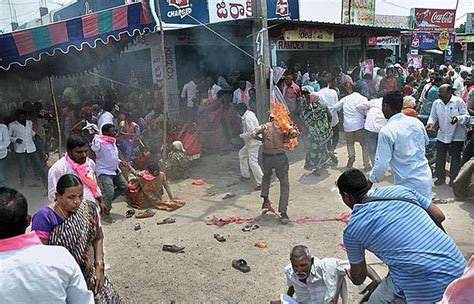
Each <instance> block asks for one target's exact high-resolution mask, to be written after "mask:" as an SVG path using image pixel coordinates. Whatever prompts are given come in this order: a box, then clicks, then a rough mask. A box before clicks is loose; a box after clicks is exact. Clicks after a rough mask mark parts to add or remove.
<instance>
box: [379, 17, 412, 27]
mask: <svg viewBox="0 0 474 304" xmlns="http://www.w3.org/2000/svg"><path fill="white" fill-rule="evenodd" d="M374 25H375V26H380V27H394V28H401V29H411V18H410V17H408V16H394V15H381V14H376V15H375V23H374Z"/></svg>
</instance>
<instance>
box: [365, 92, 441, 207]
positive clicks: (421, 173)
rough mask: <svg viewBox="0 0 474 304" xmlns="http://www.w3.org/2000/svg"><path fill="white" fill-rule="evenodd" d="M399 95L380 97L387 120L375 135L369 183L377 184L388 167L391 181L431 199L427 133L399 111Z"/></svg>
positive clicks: (416, 120)
mask: <svg viewBox="0 0 474 304" xmlns="http://www.w3.org/2000/svg"><path fill="white" fill-rule="evenodd" d="M402 107H403V95H402V93H401V92H400V91H392V92H388V93H387V94H385V96H384V97H383V98H382V112H383V115H384V117H386V118H387V119H388V121H387V123H386V124H385V126H383V128H382V129H381V130H380V132H379V134H378V144H377V147H376V148H377V153H376V154H375V163H373V169H372V172H371V173H370V174H369V178H368V179H369V181H370V182H371V183H380V182H382V181H383V180H384V178H385V172H386V171H387V169H388V167H390V168H391V169H392V172H393V183H394V184H395V185H400V186H405V187H407V188H410V189H414V190H416V191H417V192H418V193H420V194H421V195H423V196H425V197H426V198H428V199H429V200H431V195H432V191H431V190H432V186H433V179H432V177H431V169H430V166H429V165H428V160H427V159H426V155H425V146H426V145H427V144H428V142H429V139H428V134H427V133H426V130H425V127H424V125H423V123H422V122H421V121H420V120H419V119H417V118H415V117H409V116H406V115H404V114H402V113H400V112H401V110H402Z"/></svg>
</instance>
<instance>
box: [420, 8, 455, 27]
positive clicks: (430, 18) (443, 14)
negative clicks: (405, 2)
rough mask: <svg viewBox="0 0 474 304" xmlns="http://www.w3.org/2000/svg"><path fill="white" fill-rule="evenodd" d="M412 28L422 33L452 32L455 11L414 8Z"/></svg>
mask: <svg viewBox="0 0 474 304" xmlns="http://www.w3.org/2000/svg"><path fill="white" fill-rule="evenodd" d="M412 17H413V27H414V29H415V30H418V31H423V32H441V31H444V30H447V31H453V30H454V22H455V21H456V10H454V9H452V10H451V9H436V8H415V9H413V11H412Z"/></svg>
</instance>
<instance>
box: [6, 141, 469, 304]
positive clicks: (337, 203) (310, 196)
mask: <svg viewBox="0 0 474 304" xmlns="http://www.w3.org/2000/svg"><path fill="white" fill-rule="evenodd" d="M302 148H303V147H302V145H301V146H300V147H299V150H298V151H295V152H289V158H290V163H291V167H290V203H289V211H288V212H289V216H290V218H302V217H304V216H321V217H335V216H338V215H341V214H342V213H343V212H347V211H349V209H348V208H347V207H346V206H345V205H344V204H343V202H342V200H341V199H340V197H339V193H338V192H337V190H336V188H335V180H336V179H337V177H338V176H339V174H340V173H341V172H342V171H343V170H344V166H345V164H346V161H347V156H346V155H347V154H346V149H345V146H341V145H340V147H339V148H338V149H337V153H338V157H339V165H338V166H337V167H328V168H327V170H324V171H322V172H321V175H320V176H315V175H308V173H309V172H307V171H305V170H303V168H302V167H303V163H304V153H303V152H302V151H301V150H302ZM357 153H358V154H357V157H358V158H357V160H356V163H355V166H356V167H358V168H362V163H361V154H360V150H357ZM14 175H16V174H14ZM201 178H202V179H204V180H205V181H206V184H205V185H203V186H194V185H191V182H192V180H193V179H201ZM389 179H390V177H387V180H389ZM27 184H28V182H27ZM232 184H234V185H232ZM386 184H388V183H386ZM229 185H231V186H229ZM254 186H255V185H254V184H253V182H248V183H245V182H241V181H240V180H239V164H238V156H237V151H233V152H231V153H228V154H226V155H211V156H206V157H204V158H203V159H201V160H200V161H198V162H197V163H196V164H195V165H194V166H193V168H192V178H191V179H187V180H182V181H179V182H173V183H172V190H173V193H174V195H175V196H178V197H180V198H181V199H183V200H184V201H186V205H185V206H184V207H183V208H181V209H178V210H176V211H175V212H171V213H169V212H164V211H158V212H157V213H156V215H155V216H154V217H152V218H147V219H135V218H131V219H127V218H125V213H126V211H127V209H128V208H127V206H126V204H125V203H124V202H117V203H114V205H113V210H112V213H113V214H112V215H113V217H114V219H115V223H113V224H111V225H105V226H104V233H105V252H106V263H107V266H108V271H107V272H108V276H109V278H110V280H111V281H112V283H113V284H114V285H115V287H116V288H117V290H118V291H119V293H120V295H121V296H122V297H123V298H124V299H125V302H126V303H170V302H172V301H174V302H176V303H210V302H212V303H237V302H239V303H269V302H270V300H276V299H277V298H278V297H279V295H280V294H281V293H285V292H286V289H287V286H286V279H285V277H284V274H283V269H284V267H285V266H286V265H287V264H288V263H289V252H290V249H291V248H292V246H294V245H297V244H304V245H307V246H308V247H309V248H310V250H311V252H312V254H313V255H315V256H317V257H321V258H322V257H337V258H341V259H345V258H346V253H345V252H344V251H343V250H342V249H340V248H339V247H338V244H339V243H340V242H341V240H342V231H343V229H344V225H345V224H344V223H342V222H337V221H331V222H322V223H304V224H298V223H289V224H288V225H286V226H282V225H281V224H280V223H279V222H278V220H277V218H275V217H274V216H273V215H267V216H265V217H264V218H262V219H261V220H260V221H259V222H258V225H260V228H259V229H257V230H254V231H251V232H243V231H241V229H242V228H243V227H244V225H241V224H229V225H225V226H223V227H217V226H210V225H206V220H207V219H209V218H211V217H212V216H214V215H215V216H217V217H230V216H245V217H250V216H257V215H258V214H259V210H260V206H261V199H260V197H259V192H256V191H253V188H254ZM434 189H435V194H436V196H438V197H439V198H446V199H448V200H449V201H448V203H447V204H444V205H439V207H440V208H441V209H442V210H443V211H444V212H445V214H446V216H447V220H446V222H445V227H446V228H447V231H448V233H449V234H450V235H451V236H452V237H453V238H454V239H455V241H456V243H457V244H458V246H459V247H460V248H461V250H462V252H463V254H464V255H465V256H466V257H467V256H470V255H472V254H473V253H474V241H473V240H472V235H474V228H473V227H474V225H473V219H474V202H469V201H466V202H459V201H454V200H453V198H452V197H453V195H452V191H451V188H449V187H448V186H443V187H436V188H434ZM24 192H25V194H26V195H27V198H28V199H29V202H30V209H31V211H34V210H36V209H37V208H39V207H40V206H42V205H44V204H45V203H46V198H45V197H43V191H42V190H40V188H29V189H26V190H25V191H24ZM228 192H230V193H233V194H235V197H233V198H230V199H226V200H223V199H222V197H223V195H224V194H225V193H228ZM278 193H279V184H278V182H277V181H274V182H273V184H272V188H271V194H270V196H271V199H272V200H273V201H274V202H277V201H278ZM122 200H123V199H122ZM118 201H120V199H119V200H118ZM166 217H174V218H176V223H174V224H167V225H157V224H156V223H157V221H159V220H161V219H163V218H166ZM135 223H140V225H141V227H142V228H141V230H138V231H134V229H133V228H134V225H135ZM215 233H220V234H222V235H224V236H225V237H226V238H227V242H224V243H219V242H218V241H217V240H215V239H214V238H213V235H214V234H215ZM258 241H261V242H264V243H265V244H266V245H267V246H268V248H265V249H260V248H257V247H255V246H254V244H255V243H256V242H258ZM163 244H176V245H179V246H185V247H186V248H185V252H184V253H169V252H163V251H162V250H161V247H162V245H163ZM241 258H242V259H245V260H246V261H247V262H248V265H249V266H250V267H251V271H250V272H249V273H241V272H239V271H237V270H235V269H234V268H232V265H231V262H232V260H233V259H241ZM367 261H368V263H377V262H378V260H377V259H376V258H375V257H374V256H371V255H368V258H367ZM374 268H375V269H376V270H377V271H378V272H379V274H380V275H381V276H383V275H385V273H386V268H385V267H384V266H383V265H379V264H378V265H375V266H374ZM349 288H350V303H356V302H357V301H358V300H360V299H361V296H360V295H358V292H359V291H360V290H362V288H363V287H362V286H360V287H356V286H354V285H352V284H349Z"/></svg>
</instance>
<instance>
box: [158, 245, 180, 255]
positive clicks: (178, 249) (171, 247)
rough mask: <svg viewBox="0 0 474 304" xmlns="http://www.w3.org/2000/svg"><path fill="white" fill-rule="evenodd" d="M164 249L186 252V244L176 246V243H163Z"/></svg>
mask: <svg viewBox="0 0 474 304" xmlns="http://www.w3.org/2000/svg"><path fill="white" fill-rule="evenodd" d="M162 250H163V251H168V252H172V253H177V252H184V246H183V247H181V246H176V245H163V248H162Z"/></svg>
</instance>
